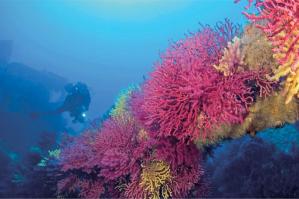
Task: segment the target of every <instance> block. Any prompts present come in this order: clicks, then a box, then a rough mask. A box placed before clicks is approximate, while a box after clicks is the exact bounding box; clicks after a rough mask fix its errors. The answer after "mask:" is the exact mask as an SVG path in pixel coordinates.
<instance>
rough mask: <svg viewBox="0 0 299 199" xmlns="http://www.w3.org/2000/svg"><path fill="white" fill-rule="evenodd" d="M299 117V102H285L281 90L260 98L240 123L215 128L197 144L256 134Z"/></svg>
mask: <svg viewBox="0 0 299 199" xmlns="http://www.w3.org/2000/svg"><path fill="white" fill-rule="evenodd" d="M298 119H299V103H298V101H297V100H292V101H291V102H290V103H288V104H285V97H284V96H283V95H282V93H281V92H278V93H276V92H274V93H273V94H272V95H271V96H269V97H267V98H258V100H257V102H256V103H255V104H253V105H252V106H251V107H250V108H249V114H248V115H247V117H246V118H245V120H244V121H243V122H242V124H238V125H222V126H221V127H219V128H217V129H214V130H213V131H212V132H211V135H212V136H210V137H209V138H208V139H207V140H206V141H205V142H203V141H201V140H199V141H197V143H196V144H197V146H198V147H199V148H202V147H203V146H206V145H211V144H215V143H218V142H219V141H221V140H222V139H223V138H237V137H241V136H242V135H244V134H246V133H250V134H251V135H254V134H255V133H256V132H257V131H261V130H264V129H267V128H271V127H276V126H281V125H283V124H285V123H294V122H295V121H297V120H298Z"/></svg>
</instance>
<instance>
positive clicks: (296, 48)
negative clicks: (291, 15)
mask: <svg viewBox="0 0 299 199" xmlns="http://www.w3.org/2000/svg"><path fill="white" fill-rule="evenodd" d="M298 35H299V27H296V28H295V29H294V30H293V31H292V32H291V33H288V36H287V38H288V39H287V40H286V41H285V42H284V43H283V44H282V45H283V46H278V47H277V48H276V49H274V50H275V52H276V53H274V55H273V57H274V58H275V59H276V60H277V61H278V62H281V63H282V64H281V65H280V66H279V67H278V68H277V69H274V76H273V77H271V79H273V80H279V78H281V77H284V76H286V77H287V78H286V81H285V82H284V84H285V86H284V94H285V95H286V100H285V103H286V104H287V103H289V102H290V101H291V100H292V98H293V96H295V95H297V97H298V96H299V54H298V52H299V41H296V40H294V39H295V38H297V37H298ZM285 37H286V33H285V32H281V33H280V34H278V35H277V36H275V37H274V38H273V40H274V41H275V40H281V39H282V38H285ZM294 42H295V43H294ZM292 47H293V50H292V51H290V52H288V51H289V49H290V48H292ZM285 58H286V59H285Z"/></svg>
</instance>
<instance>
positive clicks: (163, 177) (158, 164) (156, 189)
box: [140, 161, 172, 199]
mask: <svg viewBox="0 0 299 199" xmlns="http://www.w3.org/2000/svg"><path fill="white" fill-rule="evenodd" d="M171 179H172V177H171V174H170V167H169V165H168V164H166V163H165V162H163V161H152V162H149V163H147V164H146V165H143V166H142V172H141V183H140V186H142V187H143V188H144V190H145V191H146V192H149V196H150V198H153V199H158V198H160V193H161V195H162V197H163V198H165V199H167V198H169V197H170V196H171V190H170V188H169V183H170V182H171Z"/></svg>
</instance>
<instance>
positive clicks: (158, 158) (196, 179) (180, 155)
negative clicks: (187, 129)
mask: <svg viewBox="0 0 299 199" xmlns="http://www.w3.org/2000/svg"><path fill="white" fill-rule="evenodd" d="M152 146H153V147H152V154H151V156H150V158H149V159H147V160H146V161H145V162H144V163H143V166H142V172H141V174H140V175H139V176H135V178H134V179H132V181H131V183H130V184H128V186H127V188H126V191H125V196H126V197H130V198H140V197H143V198H157V197H162V198H169V197H172V198H182V197H188V196H191V195H190V194H192V191H193V190H194V189H195V188H197V190H198V192H197V195H196V196H198V197H202V196H204V194H206V190H207V186H206V183H205V182H204V180H203V173H204V172H203V170H202V167H201V156H200V152H199V151H198V150H197V148H196V146H195V145H194V144H189V145H186V144H184V143H181V142H178V140H176V139H175V138H173V137H172V138H167V139H161V140H156V142H155V144H153V145H152Z"/></svg>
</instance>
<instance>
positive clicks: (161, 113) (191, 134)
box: [131, 26, 269, 141]
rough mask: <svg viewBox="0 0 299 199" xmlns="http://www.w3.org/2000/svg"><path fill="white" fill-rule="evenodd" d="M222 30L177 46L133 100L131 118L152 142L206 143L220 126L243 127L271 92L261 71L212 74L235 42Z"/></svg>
mask: <svg viewBox="0 0 299 199" xmlns="http://www.w3.org/2000/svg"><path fill="white" fill-rule="evenodd" d="M218 30H219V29H213V28H211V27H209V26H207V27H204V28H203V29H201V30H200V31H199V32H197V33H195V34H192V35H191V36H188V37H187V38H186V39H185V40H182V41H179V42H177V43H176V44H174V45H173V46H172V47H171V48H169V49H168V50H167V52H166V53H165V54H164V55H163V56H162V60H161V62H160V63H158V64H157V66H156V69H155V71H154V72H152V73H151V75H150V77H149V79H148V80H147V81H146V82H145V84H144V85H143V88H142V91H141V92H140V93H139V94H135V95H133V98H132V102H131V106H132V112H133V113H134V115H135V117H136V118H138V119H139V120H140V121H141V123H143V124H144V126H145V127H146V128H147V130H148V131H149V132H150V134H151V135H152V136H154V137H155V136H158V137H167V136H175V137H176V138H177V139H179V140H181V141H182V140H191V141H194V140H197V139H198V138H200V139H206V138H208V137H209V132H210V130H211V129H212V128H213V127H215V126H217V125H220V124H223V123H229V124H233V123H240V122H242V121H243V119H244V117H245V116H246V114H247V108H248V106H249V105H250V104H251V103H252V102H253V101H254V95H256V93H257V92H259V91H260V87H259V86H261V85H264V86H266V87H267V89H266V90H268V86H269V85H268V82H267V80H265V79H264V78H262V75H261V73H262V72H260V71H257V72H251V71H250V72H244V73H236V74H234V76H230V77H224V75H223V74H221V73H219V72H218V71H216V70H215V69H214V68H213V65H215V64H217V63H218V61H219V59H220V58H221V56H222V52H223V49H224V47H225V46H226V44H227V43H228V41H227V39H232V38H231V37H233V36H234V35H233V34H231V33H228V34H227V35H232V36H231V37H223V35H224V34H223V33H221V34H220V33H219V31H218ZM222 30H223V29H222ZM229 30H230V29H228V30H227V31H229ZM223 38H227V39H223ZM255 88H258V90H256V89H255ZM263 93H264V91H262V92H261V94H263Z"/></svg>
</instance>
